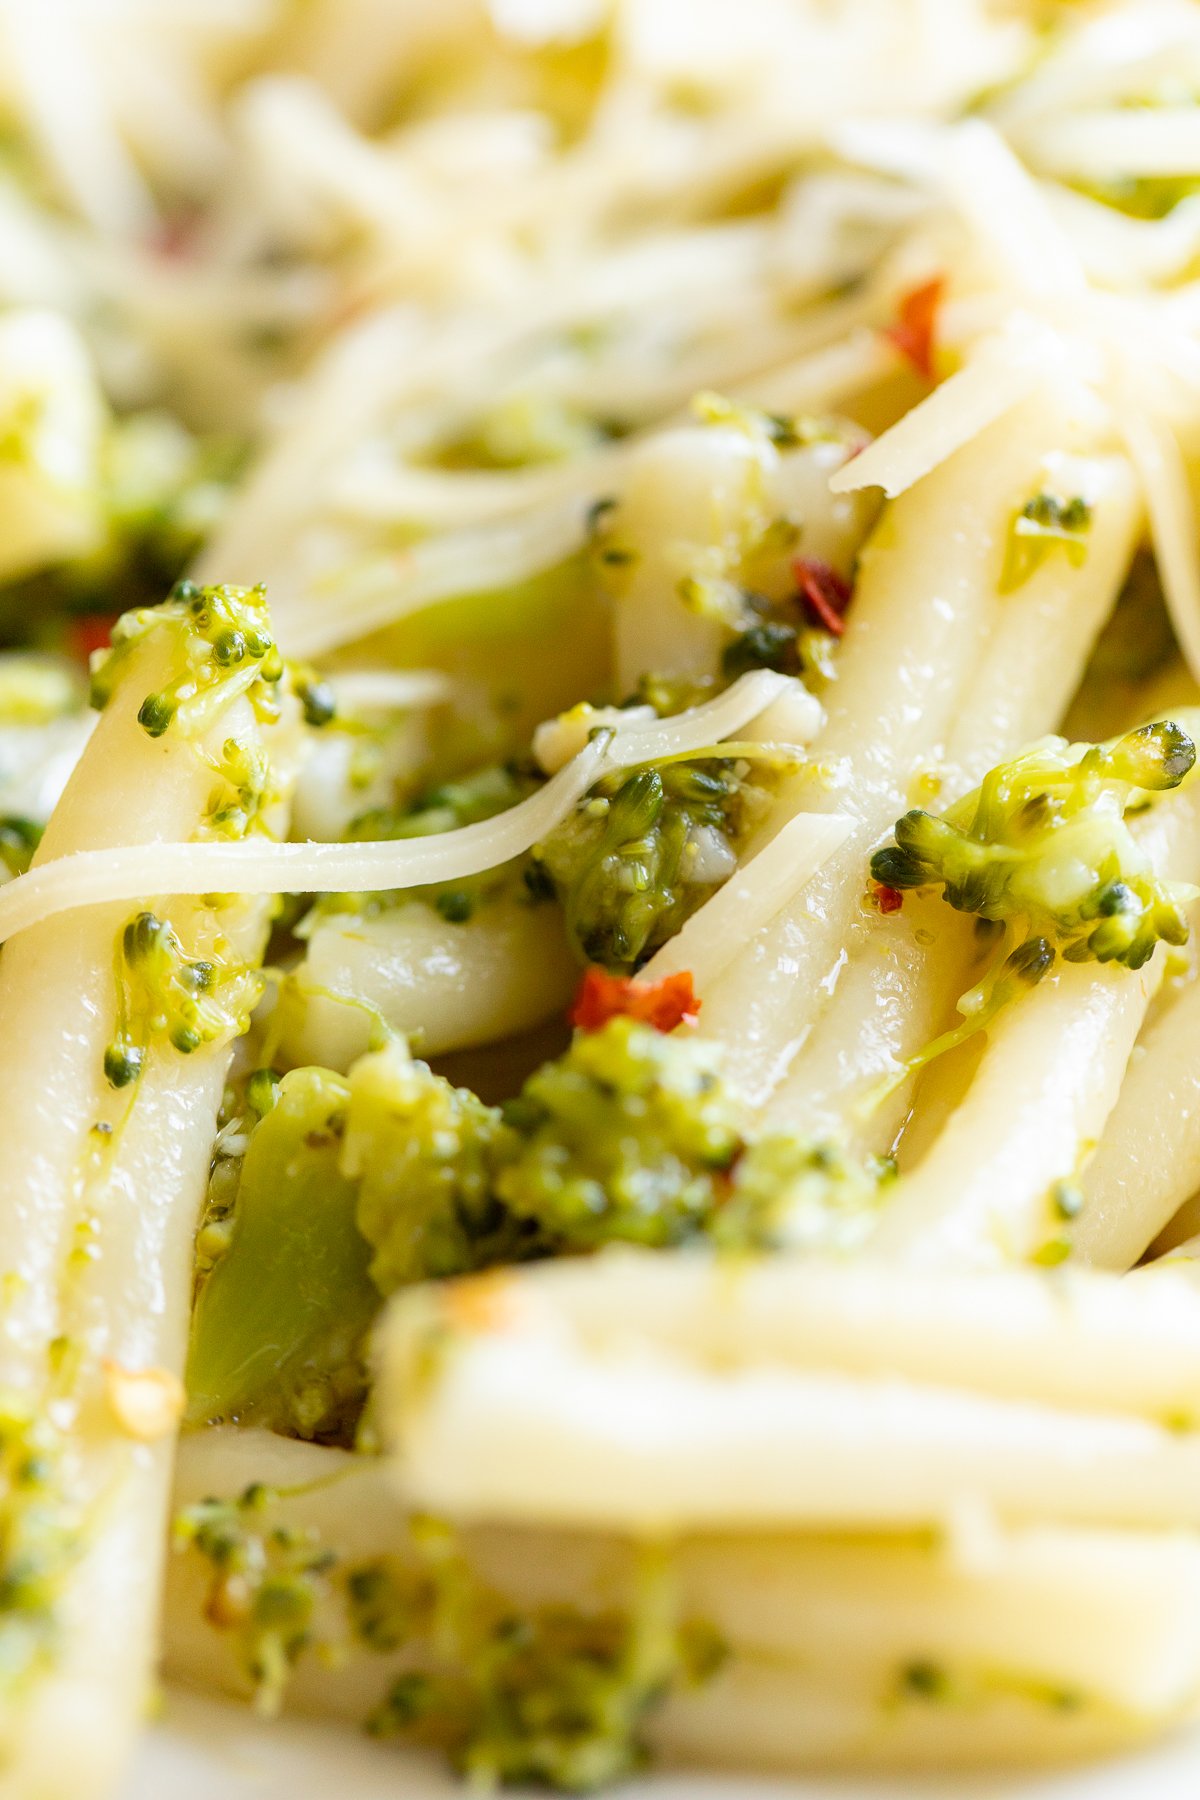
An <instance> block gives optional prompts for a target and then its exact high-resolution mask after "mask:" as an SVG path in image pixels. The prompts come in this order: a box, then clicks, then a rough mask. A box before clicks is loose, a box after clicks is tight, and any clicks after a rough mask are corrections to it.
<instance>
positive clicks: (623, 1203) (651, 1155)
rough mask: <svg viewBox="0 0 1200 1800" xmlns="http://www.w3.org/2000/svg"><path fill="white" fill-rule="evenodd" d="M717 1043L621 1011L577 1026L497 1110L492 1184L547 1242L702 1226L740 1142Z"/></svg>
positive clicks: (589, 1244) (721, 1194)
mask: <svg viewBox="0 0 1200 1800" xmlns="http://www.w3.org/2000/svg"><path fill="white" fill-rule="evenodd" d="M719 1060H720V1052H719V1049H718V1047H717V1046H716V1045H713V1044H710V1043H706V1042H705V1041H704V1040H702V1039H697V1038H674V1037H664V1036H663V1035H662V1034H661V1033H660V1032H658V1031H655V1030H654V1029H653V1028H650V1027H647V1026H645V1025H640V1024H638V1023H637V1022H636V1021H635V1020H632V1019H627V1018H617V1019H613V1020H611V1021H610V1022H609V1023H608V1024H607V1025H605V1026H604V1028H603V1029H602V1030H600V1031H596V1032H590V1033H589V1032H581V1033H579V1034H578V1035H577V1036H576V1038H575V1040H574V1042H573V1043H572V1045H571V1047H570V1049H569V1050H568V1051H567V1052H566V1054H565V1055H564V1056H562V1057H561V1058H560V1059H559V1060H558V1061H557V1062H551V1063H547V1064H546V1065H545V1067H544V1068H542V1069H539V1070H538V1071H537V1072H536V1073H535V1074H533V1075H531V1076H530V1078H529V1080H528V1081H527V1082H526V1084H525V1087H524V1090H523V1092H522V1094H521V1096H520V1098H519V1099H518V1100H515V1101H512V1102H510V1103H509V1104H508V1106H506V1107H505V1109H504V1117H505V1119H506V1121H507V1123H508V1125H509V1127H510V1129H511V1130H512V1131H513V1132H514V1133H515V1134H516V1138H517V1140H518V1141H517V1142H516V1143H514V1144H513V1146H512V1149H511V1152H510V1155H509V1158H508V1160H507V1164H506V1166H505V1167H504V1168H503V1169H502V1170H501V1171H500V1173H499V1176H498V1179H497V1182H496V1188H497V1192H498V1194H499V1196H500V1198H501V1199H502V1201H503V1202H504V1204H505V1205H506V1206H507V1207H508V1208H509V1210H510V1211H511V1212H512V1213H513V1214H515V1215H516V1216H517V1217H518V1218H521V1219H525V1220H528V1221H530V1222H532V1223H534V1224H536V1225H537V1227H538V1228H539V1230H540V1232H541V1233H542V1234H543V1235H544V1236H545V1237H546V1238H547V1239H548V1240H549V1241H551V1242H552V1243H555V1244H562V1245H569V1246H570V1247H571V1248H572V1249H595V1248H597V1247H598V1246H599V1245H600V1244H603V1243H606V1242H609V1241H610V1240H612V1239H613V1238H619V1239H621V1240H622V1241H626V1242H631V1243H641V1244H647V1245H651V1246H654V1247H659V1246H662V1245H665V1244H673V1243H678V1242H681V1241H682V1240H684V1239H685V1238H687V1237H690V1236H693V1235H695V1234H696V1233H697V1232H698V1231H700V1230H702V1229H703V1228H704V1226H705V1224H706V1223H707V1222H708V1221H709V1220H710V1219H711V1218H712V1217H713V1216H714V1214H715V1212H716V1210H717V1209H718V1208H719V1206H720V1204H721V1202H722V1201H723V1200H724V1198H725V1196H726V1193H727V1191H728V1188H729V1185H730V1184H729V1171H730V1169H731V1168H732V1166H733V1163H734V1161H735V1160H736V1158H737V1156H738V1155H739V1153H740V1151H741V1149H742V1139H741V1136H740V1134H739V1131H738V1121H737V1111H736V1107H735V1103H734V1100H733V1098H732V1096H731V1094H730V1093H729V1091H728V1089H727V1088H726V1087H725V1084H724V1083H723V1082H722V1081H721V1080H720V1078H719V1074H718V1068H719Z"/></svg>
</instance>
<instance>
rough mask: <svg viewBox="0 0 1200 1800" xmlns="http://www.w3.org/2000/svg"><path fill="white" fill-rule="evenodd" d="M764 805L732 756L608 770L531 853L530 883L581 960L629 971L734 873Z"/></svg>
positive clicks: (760, 794) (758, 791) (743, 765)
mask: <svg viewBox="0 0 1200 1800" xmlns="http://www.w3.org/2000/svg"><path fill="white" fill-rule="evenodd" d="M763 803H764V790H763V789H762V788H761V787H759V786H756V785H754V784H752V783H751V781H750V779H749V766H748V765H747V764H746V763H745V762H742V761H738V760H734V759H730V758H723V757H709V758H702V759H700V760H699V761H693V762H665V763H657V764H648V765H646V766H645V767H642V768H639V769H634V770H633V771H631V772H630V771H621V772H618V773H614V774H612V775H608V776H605V777H604V778H603V779H602V780H601V781H599V782H598V783H597V784H596V786H595V787H594V788H593V789H592V790H591V792H590V793H589V794H588V796H587V797H586V799H584V800H583V801H582V802H581V803H580V805H579V806H578V807H577V808H576V810H575V811H574V813H572V814H571V816H570V817H569V818H567V819H565V820H564V821H563V823H562V824H561V825H560V826H558V828H557V829H556V830H555V831H553V832H551V834H550V836H549V837H547V838H545V839H544V840H543V841H542V843H540V844H539V845H537V846H536V847H535V849H534V851H533V853H532V857H531V860H530V866H529V872H528V875H527V880H528V882H529V883H530V885H531V887H532V888H533V890H534V892H549V893H552V894H554V895H555V896H556V898H557V899H558V900H559V901H560V902H561V904H562V907H563V910H564V913H565V915H566V922H567V930H568V933H569V935H570V939H571V942H572V944H573V946H574V947H575V949H576V951H577V952H578V954H579V956H580V958H581V959H582V960H583V961H585V962H591V963H601V964H603V966H604V967H605V968H609V969H622V970H629V969H635V968H637V967H638V966H639V965H640V964H641V963H643V962H644V961H645V960H646V958H647V957H648V956H651V955H652V954H653V952H654V951H655V950H656V949H657V948H658V946H659V945H660V944H663V943H665V942H666V941H667V939H668V938H670V937H673V936H674V935H675V933H676V932H677V931H678V930H679V929H680V927H681V926H682V925H683V924H684V922H685V921H686V920H687V919H688V918H690V917H691V915H692V913H693V912H695V910H696V908H697V907H698V906H700V905H701V904H702V903H703V902H704V901H705V900H706V899H707V898H708V896H709V894H711V893H712V892H713V890H714V889H715V888H717V887H719V886H720V884H721V882H722V881H724V880H725V879H726V877H727V876H728V875H729V874H730V873H732V870H733V868H734V865H735V862H736V852H735V845H736V844H737V843H738V842H739V841H740V839H741V838H742V837H743V836H744V834H745V832H746V829H747V827H748V824H749V822H750V820H751V819H752V818H754V817H755V816H757V814H758V812H759V810H760V809H761V806H762V805H763Z"/></svg>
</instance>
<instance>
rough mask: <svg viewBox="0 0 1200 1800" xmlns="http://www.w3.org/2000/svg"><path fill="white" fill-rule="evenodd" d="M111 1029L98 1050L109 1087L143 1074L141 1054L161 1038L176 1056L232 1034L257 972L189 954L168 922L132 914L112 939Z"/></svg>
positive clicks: (249, 1001)
mask: <svg viewBox="0 0 1200 1800" xmlns="http://www.w3.org/2000/svg"><path fill="white" fill-rule="evenodd" d="M116 968H117V1028H116V1031H115V1033H114V1035H113V1038H112V1041H111V1042H110V1044H109V1046H108V1048H107V1050H106V1051H105V1054H104V1073H105V1075H106V1076H107V1078H108V1080H109V1082H110V1084H111V1085H112V1086H113V1087H115V1088H122V1087H128V1086H129V1084H130V1083H131V1082H133V1081H136V1080H137V1078H138V1076H139V1075H140V1074H141V1071H142V1065H143V1063H144V1061H145V1057H146V1051H147V1049H148V1048H149V1046H150V1044H151V1042H152V1041H153V1040H154V1039H156V1038H166V1039H167V1041H168V1042H169V1043H170V1045H171V1046H172V1048H173V1049H175V1050H178V1051H179V1053H180V1055H182V1056H190V1055H191V1054H192V1052H193V1051H195V1050H198V1049H199V1048H200V1046H201V1044H211V1043H215V1042H217V1041H218V1040H221V1039H226V1038H230V1037H238V1036H240V1035H241V1034H242V1032H244V1031H245V1030H246V1029H247V1027H248V1026H249V1023H250V1014H251V1013H252V1012H253V1010H254V1008H255V1006H257V1004H258V1001H259V999H260V998H261V995H262V990H263V978H262V976H261V975H260V974H259V973H258V972H257V970H254V969H251V968H249V967H248V966H247V965H246V964H245V963H242V962H240V961H236V960H228V961H222V960H219V959H218V958H217V957H215V956H208V957H198V958H195V959H192V958H189V957H188V956H186V955H185V954H184V950H183V945H182V944H181V943H180V941H179V937H178V935H177V934H176V932H175V930H174V929H173V927H172V926H171V924H170V923H169V922H168V921H167V920H164V919H159V918H157V917H156V916H155V914H154V913H152V912H140V913H137V914H136V915H135V917H134V918H132V919H131V920H130V921H129V923H128V924H127V925H126V926H125V927H124V929H123V930H122V931H121V933H120V935H119V936H118V939H117V954H116Z"/></svg>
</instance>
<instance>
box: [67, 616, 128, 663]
mask: <svg viewBox="0 0 1200 1800" xmlns="http://www.w3.org/2000/svg"><path fill="white" fill-rule="evenodd" d="M120 616H121V615H120V614H119V613H86V614H85V615H84V616H83V617H82V618H79V619H72V621H71V623H70V624H69V625H68V626H67V653H68V655H70V656H73V657H75V658H77V660H78V661H79V662H82V663H86V662H87V661H89V659H90V658H91V655H92V652H93V651H94V650H107V649H108V645H109V640H110V639H111V637H112V630H113V626H114V625H115V624H116V622H117V620H118V619H119V618H120Z"/></svg>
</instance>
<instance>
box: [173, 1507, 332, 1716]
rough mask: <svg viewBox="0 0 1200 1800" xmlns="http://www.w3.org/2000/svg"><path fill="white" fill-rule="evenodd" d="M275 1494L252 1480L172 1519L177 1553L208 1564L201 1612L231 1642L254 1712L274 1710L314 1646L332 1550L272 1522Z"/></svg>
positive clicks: (307, 1535) (308, 1532)
mask: <svg viewBox="0 0 1200 1800" xmlns="http://www.w3.org/2000/svg"><path fill="white" fill-rule="evenodd" d="M278 1498H279V1496H278V1495H277V1494H276V1493H275V1492H274V1490H273V1489H271V1488H268V1487H265V1486H264V1485H263V1484H262V1483H261V1482H255V1483H253V1484H252V1485H251V1486H250V1487H248V1488H246V1489H245V1491H244V1492H243V1493H242V1494H240V1495H239V1496H238V1497H237V1499H236V1500H218V1499H210V1500H201V1501H198V1502H197V1503H196V1504H195V1505H194V1506H188V1507H185V1508H184V1510H183V1511H182V1512H181V1513H180V1514H179V1515H178V1517H177V1518H176V1520H175V1526H174V1541H175V1548H176V1549H177V1550H186V1549H192V1550H195V1551H196V1552H197V1553H198V1554H199V1555H200V1556H202V1557H203V1558H204V1560H205V1561H206V1562H207V1564H208V1566H209V1571H210V1577H209V1583H208V1592H207V1595H206V1597H205V1602H204V1616H205V1618H206V1620H207V1621H208V1623H209V1624H210V1625H212V1626H214V1627H215V1629H216V1630H218V1631H223V1632H227V1633H229V1635H230V1638H231V1640H232V1642H233V1644H234V1646H235V1649H236V1653H237V1658H238V1663H239V1665H240V1670H241V1673H242V1675H243V1676H244V1677H245V1678H246V1679H247V1680H248V1681H249V1682H250V1683H251V1685H252V1687H253V1690H254V1701H255V1705H256V1707H257V1708H258V1710H259V1712H261V1713H264V1714H266V1715H267V1716H268V1717H270V1716H271V1715H273V1714H274V1713H276V1712H278V1710H279V1706H280V1703H281V1701H282V1699H283V1694H284V1690H285V1689H286V1687H287V1684H288V1680H289V1678H290V1676H291V1672H292V1670H293V1669H294V1667H295V1666H296V1664H297V1663H298V1662H299V1661H300V1659H301V1657H302V1656H304V1654H305V1653H306V1652H307V1651H309V1650H311V1649H315V1648H316V1647H317V1646H318V1643H319V1636H318V1629H317V1615H318V1610H319V1608H320V1606H321V1603H322V1602H323V1601H325V1600H326V1599H327V1598H328V1597H329V1595H330V1584H329V1576H330V1573H331V1571H332V1570H333V1568H334V1567H335V1565H336V1562H337V1557H336V1555H335V1554H334V1553H333V1552H331V1551H329V1550H328V1549H326V1548H324V1547H323V1546H322V1544H321V1542H320V1539H319V1537H318V1535H317V1533H316V1532H315V1531H314V1530H296V1529H293V1528H292V1527H290V1526H287V1525H281V1524H278V1523H276V1524H271V1523H269V1522H268V1514H269V1513H270V1511H271V1509H272V1508H273V1506H274V1504H275V1502H276V1501H277V1500H278Z"/></svg>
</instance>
